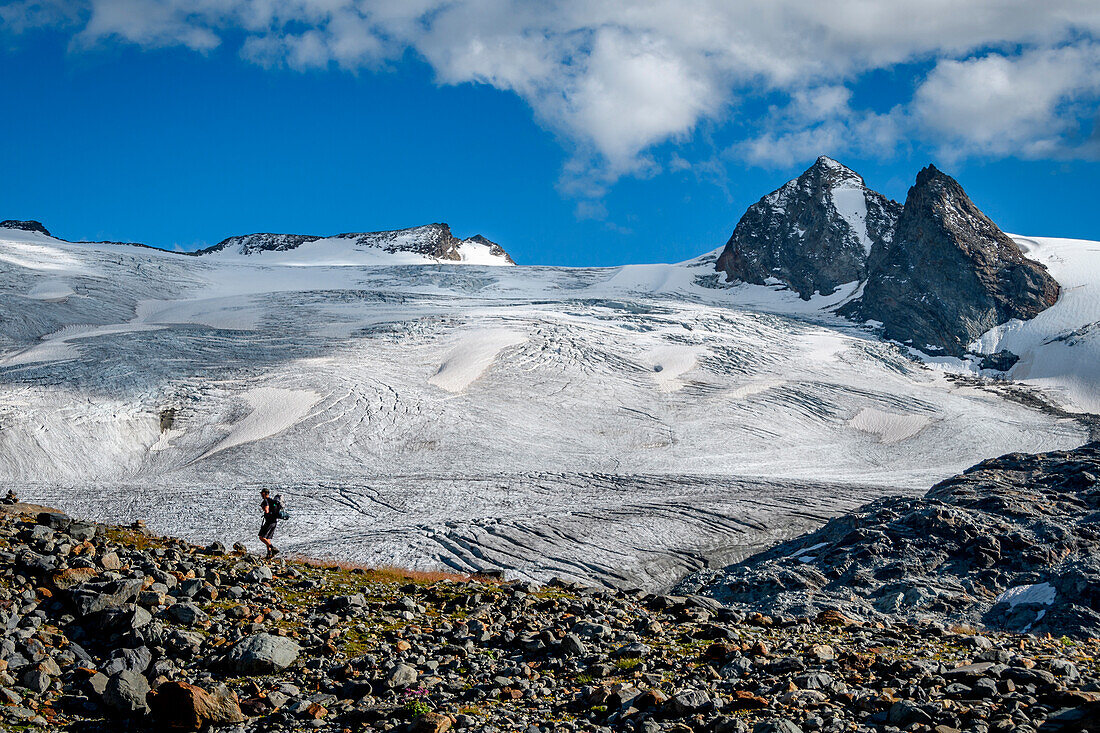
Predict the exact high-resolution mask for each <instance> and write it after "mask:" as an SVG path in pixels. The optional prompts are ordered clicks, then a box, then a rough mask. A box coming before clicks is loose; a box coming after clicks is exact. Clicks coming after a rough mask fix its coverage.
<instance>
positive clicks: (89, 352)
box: [0, 230, 1096, 587]
mask: <svg viewBox="0 0 1100 733" xmlns="http://www.w3.org/2000/svg"><path fill="white" fill-rule="evenodd" d="M340 239H341V241H340V242H330V241H329V240H311V241H310V242H308V243H301V244H300V245H298V246H296V247H293V248H289V249H282V250H279V249H267V250H264V251H262V252H261V253H260V254H242V253H241V252H240V251H239V250H238V251H237V252H236V253H234V252H227V251H224V250H223V251H221V252H220V253H218V254H208V255H203V256H199V257H190V256H183V255H178V254H172V253H167V252H160V251H157V250H151V249H146V248H139V247H128V246H119V245H107V244H70V243H66V242H61V241H59V240H56V239H52V238H50V237H48V236H47V235H45V234H44V233H42V232H40V231H25V230H0V309H2V311H3V313H4V317H3V318H2V319H0V482H3V484H4V485H5V486H7V485H11V486H13V487H14V488H15V489H16V490H17V491H18V492H20V493H21V494H23V495H25V496H27V497H28V498H34V499H37V500H39V501H42V502H45V503H53V504H57V505H60V506H62V507H65V508H68V509H71V510H72V511H74V512H75V513H78V514H80V515H82V516H94V517H102V518H104V519H113V520H129V519H135V518H142V519H146V520H147V521H149V522H150V524H151V525H153V526H154V528H155V529H157V530H162V531H168V532H174V533H178V534H183V535H186V536H189V537H192V538H194V539H196V540H209V539H214V538H217V539H221V540H222V541H228V542H232V541H235V540H246V541H248V540H250V539H251V538H252V537H253V535H254V533H255V530H256V527H255V524H256V522H255V512H256V510H255V506H254V505H255V503H256V501H255V499H256V496H255V495H256V492H257V491H258V488H259V487H260V486H261V485H267V486H272V487H274V488H275V490H277V491H279V492H281V493H282V494H283V495H284V498H285V499H286V501H287V504H288V505H289V506H290V508H291V510H292V512H293V514H294V519H293V520H292V521H290V522H287V523H286V524H285V526H284V527H282V528H281V529H280V536H281V537H280V538H281V540H282V542H283V543H284V547H285V548H286V549H290V550H295V549H296V550H302V551H307V552H309V553H311V554H330V555H337V556H342V557H347V558H354V559H358V560H362V561H367V562H378V563H382V562H390V563H400V564H406V565H420V566H431V565H439V564H446V565H451V566H454V567H460V568H472V567H504V568H507V569H509V570H510V571H511V572H513V573H516V574H526V575H531V576H538V577H546V576H548V575H552V574H561V575H569V576H573V577H583V578H587V579H589V580H602V581H606V582H617V583H630V584H637V583H641V584H644V585H647V586H649V587H659V586H662V585H664V584H666V583H669V582H671V581H673V580H675V579H676V578H677V577H679V576H680V575H682V574H683V573H685V572H686V571H689V570H694V569H697V568H699V567H701V566H704V565H705V564H707V563H720V564H726V563H728V562H731V561H733V560H735V559H737V558H739V557H741V556H743V555H744V554H745V553H747V552H749V551H752V550H753V549H756V548H759V547H760V546H762V545H765V544H770V543H771V542H774V541H776V540H778V539H781V538H784V537H788V536H791V535H792V534H794V533H797V532H800V531H802V530H804V529H806V528H807V527H809V526H812V525H815V524H817V523H819V522H820V521H821V520H822V519H823V518H825V517H827V516H831V515H833V514H836V513H838V512H841V511H845V510H847V509H850V508H852V507H854V506H856V505H858V504H860V503H863V502H864V501H866V500H868V499H870V498H873V497H877V496H882V495H884V494H890V493H898V492H905V493H914V494H915V493H918V492H922V491H923V490H924V489H926V488H927V486H928V485H929V484H930V483H932V482H934V481H935V480H937V479H940V478H943V477H946V476H948V475H951V474H953V473H955V472H957V471H959V470H961V469H963V468H965V467H967V466H969V465H971V464H973V463H975V462H976V461H977V460H979V459H981V458H983V457H986V456H989V455H994V454H1000V453H1005V452H1008V451H1012V450H1031V451H1038V450H1048V449H1053V448H1064V447H1069V446H1073V445H1077V444H1079V443H1080V442H1082V441H1084V440H1085V439H1086V437H1087V436H1086V431H1085V430H1084V429H1083V428H1082V426H1081V425H1080V423H1079V422H1078V421H1076V420H1071V419H1067V418H1066V417H1064V416H1061V415H1059V414H1055V413H1052V412H1050V411H1046V410H1043V409H1039V408H1036V407H1035V406H1033V404H1034V403H1032V402H1026V404H1025V403H1024V402H1022V401H1015V400H1009V399H1005V398H1004V397H1002V395H1001V394H1000V392H999V387H998V385H997V384H996V383H994V382H988V381H986V382H982V381H975V380H960V379H959V378H958V377H957V376H956V375H952V374H948V373H946V372H945V371H944V370H943V369H939V368H935V367H930V366H926V365H923V364H921V363H919V362H916V361H914V360H913V359H912V358H911V357H909V356H908V355H907V354H905V353H903V351H902V350H901V349H899V348H898V347H897V346H895V345H891V344H886V343H883V342H881V341H880V340H878V339H877V338H875V337H874V336H873V335H872V334H870V333H869V332H868V331H866V330H864V329H862V328H860V327H857V326H854V325H852V324H851V323H849V322H847V321H845V320H843V319H840V318H837V317H835V316H833V315H830V314H829V313H828V312H827V309H828V308H829V307H835V306H836V305H837V304H838V303H840V302H843V301H844V300H845V299H846V298H850V297H851V296H852V295H853V292H851V291H852V290H853V289H854V287H855V285H854V284H851V285H848V286H843V287H841V288H839V289H838V290H837V292H835V293H834V294H833V295H831V296H829V297H821V296H815V297H813V298H811V299H810V300H809V301H803V300H800V299H799V298H798V296H797V294H795V293H793V292H790V291H782V290H780V289H778V288H770V287H766V286H754V285H740V286H736V287H722V286H717V284H716V281H717V280H718V275H717V274H716V273H714V271H713V263H714V255H713V254H712V255H711V256H709V257H704V258H700V259H699V260H696V261H693V262H690V263H683V264H680V265H642V266H632V267H623V268H607V269H562V268H546V267H509V268H487V267H477V266H471V267H450V266H439V265H437V264H430V265H423V264H409V265H406V264H400V265H395V264H393V262H394V260H392V259H390V260H385V263H386V264H377V263H375V264H373V265H372V266H369V267H368V266H360V265H362V264H363V262H362V261H358V262H353V261H350V260H347V259H343V255H341V256H335V255H334V256H330V254H331V253H329V252H328V250H327V249H326V248H327V247H329V246H330V245H331V246H332V247H335V248H340V247H345V245H346V242H344V241H343V238H340ZM466 241H469V240H466ZM475 244H476V243H475ZM354 246H355V245H353V248H354ZM1090 246H1092V247H1095V245H1090ZM346 251H347V250H345V253H346ZM310 252H312V253H313V254H314V255H316V256H315V257H311V256H310V255H309V253H310ZM360 254H361V253H360ZM357 256H358V255H357ZM1035 256H1037V257H1038V256H1039V255H1035ZM1074 256H1076V254H1074ZM304 265H309V266H304ZM1052 271H1054V269H1053V268H1052ZM1055 274H1056V276H1057V275H1058V273H1057V272H1055ZM1082 287H1084V288H1085V289H1086V290H1089V291H1090V292H1093V291H1092V288H1093V287H1094V286H1093V285H1091V284H1089V285H1083V286H1082ZM1072 292H1073V290H1072V288H1069V287H1067V293H1066V295H1065V296H1064V299H1063V300H1064V303H1066V304H1072V303H1073V302H1075V301H1073V300H1071V299H1070V295H1071V294H1072ZM1089 297H1091V296H1089ZM1085 300H1087V298H1085ZM1091 302H1093V303H1095V301H1091ZM1062 305H1063V303H1059V304H1058V305H1056V306H1055V307H1054V308H1052V309H1050V311H1049V313H1050V314H1051V315H1052V316H1053V315H1054V314H1057V313H1059V310H1058V309H1059V308H1060V307H1062ZM1090 307H1091V306H1090ZM1086 311H1087V312H1092V311H1088V308H1084V309H1082V308H1081V307H1078V308H1077V310H1076V311H1074V313H1072V314H1069V315H1065V316H1064V319H1063V320H1061V321H1058V325H1057V327H1058V328H1064V327H1068V326H1069V325H1070V323H1071V322H1072V323H1076V322H1077V321H1079V320H1081V319H1084V318H1086V317H1091V318H1093V320H1094V321H1095V320H1096V318H1095V317H1094V316H1086ZM1044 315H1046V314H1044ZM1035 323H1038V319H1036V321H1035ZM1006 337H1007V336H1006ZM1021 338H1022V336H1021ZM1041 341H1042V338H1040V337H1035V343H1036V344H1037V345H1036V346H1035V349H1036V350H1037V353H1039V352H1042V350H1043V349H1044V348H1046V347H1045V346H1043V345H1042V344H1041ZM1058 348H1062V347H1058ZM1092 353H1095V352H1092ZM1023 363H1024V361H1023V360H1021V364H1023ZM1071 367H1072V365H1071ZM1082 374H1083V373H1082ZM1081 378H1082V379H1085V380H1086V381H1087V379H1089V378H1090V377H1088V376H1087V375H1084V374H1083V376H1082V377H1081ZM1092 394H1095V391H1094V392H1093V393H1092Z"/></svg>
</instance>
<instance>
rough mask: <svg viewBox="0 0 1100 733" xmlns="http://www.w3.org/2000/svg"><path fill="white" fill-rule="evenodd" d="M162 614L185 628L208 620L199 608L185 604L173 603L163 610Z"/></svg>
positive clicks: (191, 604) (192, 604)
mask: <svg viewBox="0 0 1100 733" xmlns="http://www.w3.org/2000/svg"><path fill="white" fill-rule="evenodd" d="M164 614H165V615H166V616H168V618H170V619H172V620H173V621H177V622H178V623H181V624H183V625H185V626H195V625H197V624H200V623H202V622H204V621H206V620H207V619H208V618H209V617H208V616H207V615H206V613H205V612H204V611H203V610H202V609H201V608H199V607H198V606H196V605H195V604H194V603H187V602H184V603H173V604H172V605H171V606H169V607H168V608H167V609H165V611H164Z"/></svg>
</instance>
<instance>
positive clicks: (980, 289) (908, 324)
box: [840, 166, 1058, 356]
mask: <svg viewBox="0 0 1100 733" xmlns="http://www.w3.org/2000/svg"><path fill="white" fill-rule="evenodd" d="M1057 299H1058V283H1057V282H1055V280H1054V278H1052V277H1051V276H1050V275H1049V274H1047V271H1046V268H1044V267H1043V266H1042V265H1040V264H1038V263H1036V262H1032V261H1031V260H1028V259H1027V258H1025V257H1024V255H1023V253H1022V252H1021V251H1020V248H1019V247H1018V246H1017V245H1016V243H1015V242H1013V241H1012V240H1011V239H1010V238H1009V237H1008V236H1006V235H1005V234H1004V232H1002V231H1001V230H1000V229H998V228H997V225H996V224H994V223H993V222H992V221H990V220H989V217H987V216H986V215H985V214H983V213H982V212H981V211H980V210H979V209H978V207H977V206H975V205H974V203H973V202H972V201H971V200H970V198H969V197H968V196H967V195H966V193H965V192H964V191H963V189H962V187H961V186H960V185H959V184H958V182H956V181H955V179H953V178H951V176H948V175H946V174H945V173H942V172H940V171H939V170H937V169H936V168H935V167H934V166H928V167H927V168H925V169H924V170H922V171H921V172H920V173H919V174H918V175H917V182H916V184H915V185H914V186H913V187H912V188H910V189H909V195H908V197H907V198H906V201H905V207H904V208H903V209H902V212H901V216H900V217H899V218H898V221H897V228H896V231H895V233H894V236H893V238H892V239H884V240H883V242H882V245H881V246H878V247H875V248H874V250H873V251H872V252H871V257H870V260H869V262H868V280H867V286H866V288H865V290H864V293H863V296H862V298H860V300H859V301H856V302H853V303H851V304H849V305H847V306H845V307H844V308H843V309H842V310H841V311H840V312H841V314H842V315H846V316H851V317H855V318H858V319H860V320H874V321H879V322H881V323H882V324H883V329H884V333H885V336H886V337H887V338H890V339H896V340H898V341H902V342H905V343H911V344H912V345H913V346H915V347H916V348H918V349H923V350H926V351H929V350H930V351H937V352H941V353H947V354H951V355H955V356H961V355H962V354H964V353H965V352H966V347H967V345H968V344H969V343H971V342H972V341H973V340H974V339H975V338H977V337H978V336H980V335H981V334H982V333H984V332H986V331H988V330H989V329H990V328H992V327H993V326H996V325H997V324H1000V323H1004V322H1005V321H1008V320H1010V319H1013V318H1019V319H1022V320H1026V319H1029V318H1034V317H1035V316H1036V315H1038V314H1039V313H1040V312H1041V311H1043V310H1044V309H1046V308H1048V307H1050V306H1051V305H1053V304H1054V302H1055V301H1056V300H1057Z"/></svg>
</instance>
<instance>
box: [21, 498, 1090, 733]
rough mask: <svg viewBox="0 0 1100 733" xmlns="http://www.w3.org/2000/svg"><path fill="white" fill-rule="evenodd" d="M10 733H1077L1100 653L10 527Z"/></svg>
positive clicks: (1084, 726)
mask: <svg viewBox="0 0 1100 733" xmlns="http://www.w3.org/2000/svg"><path fill="white" fill-rule="evenodd" d="M0 629H2V634H3V641H2V642H0V720H3V721H6V722H5V725H6V726H7V728H8V729H10V730H69V731H104V732H106V731H122V730H133V731H161V730H167V729H172V730H199V729H200V728H202V727H204V726H212V727H213V728H214V729H216V730H219V731H234V732H239V733H245V732H249V733H251V732H252V731H256V732H259V731H281V730H317V731H331V732H333V733H337V732H340V733H343V732H344V731H362V732H367V731H401V732H406V731H408V732H410V733H414V732H416V733H418V732H421V731H424V732H428V731H434V732H436V733H439V732H442V731H447V730H451V729H455V730H471V731H525V732H526V733H548V732H550V731H645V732H646V733H655V732H657V731H670V732H671V731H675V732H677V733H692V732H694V733H742V732H748V731H753V733H799V732H800V731H807V732H816V731H825V732H830V733H831V732H833V731H837V732H839V731H868V732H870V731H882V732H885V733H889V732H890V731H899V730H907V731H914V732H919V733H933V732H934V733H954V732H955V731H973V732H974V733H990V732H991V731H1004V732H1006V733H1007V732H1008V731H1020V732H1023V733H1028V732H1030V731H1082V730H1090V729H1093V727H1094V726H1095V725H1097V724H1098V723H1100V684H1098V681H1100V670H1098V668H1097V663H1096V655H1097V654H1098V653H1100V647H1098V643H1097V642H1096V641H1095V640H1084V639H1074V638H1068V637H1067V638H1053V637H1046V638H1038V637H1035V636H1016V635H1009V634H998V633H990V634H978V633H976V632H975V630H974V629H972V628H968V627H960V626H949V627H945V626H944V625H943V624H940V623H937V622H928V623H923V624H911V623H907V622H903V621H899V620H896V619H894V620H892V619H890V618H882V619H879V620H877V621H874V622H868V623H864V622H860V621H857V620H855V619H852V618H849V617H847V616H845V615H844V614H842V613H840V612H838V611H835V610H825V611H822V612H821V613H819V614H817V615H815V616H812V617H799V616H794V615H783V614H777V615H774V616H768V615H763V614H761V613H758V612H749V611H744V610H734V609H730V608H725V607H722V606H720V605H719V604H718V603H716V602H715V601H713V600H711V599H708V598H703V597H698V596H667V595H656V594H651V593H645V592H643V591H609V590H605V589H594V588H586V587H582V586H578V585H574V584H570V583H567V582H564V581H556V582H550V583H548V584H546V585H543V586H535V585H532V584H530V583H526V582H503V581H499V580H492V579H487V578H469V577H462V576H447V575H443V574H427V573H402V572H398V571H387V570H378V569H362V568H351V567H346V566H344V567H341V566H331V565H330V566H318V565H316V564H308V563H305V562H302V561H283V560H280V561H274V562H268V563H264V562H261V561H259V560H258V559H256V558H254V557H252V556H249V555H247V554H244V553H243V552H242V551H241V549H236V550H231V551H229V552H226V550H225V548H223V547H221V546H220V545H216V544H215V545H212V546H209V547H200V546H197V545H193V544H189V543H187V542H184V541H182V540H178V539H172V538H166V537H158V536H154V535H152V534H150V533H149V532H148V531H146V530H144V529H143V528H140V527H138V528H124V527H118V526H108V525H103V524H95V523H91V522H84V521H78V520H74V519H71V518H70V517H68V516H66V515H64V514H60V513H57V512H53V511H50V510H46V509H45V508H44V507H33V506H28V505H19V504H16V505H12V506H8V507H5V511H4V513H3V514H2V515H0Z"/></svg>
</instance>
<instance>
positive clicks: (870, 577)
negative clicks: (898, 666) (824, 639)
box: [683, 443, 1100, 639]
mask: <svg viewBox="0 0 1100 733" xmlns="http://www.w3.org/2000/svg"><path fill="white" fill-rule="evenodd" d="M1098 518H1100V443H1090V444H1088V445H1085V446H1082V447H1080V448H1077V449H1075V450H1071V451H1058V452H1051V453H1044V454H1037V455H1028V454H1020V453H1013V454H1009V455H1005V456H1002V457H1000V458H995V459H991V460H987V461H984V462H982V463H979V464H978V465H977V466H974V467H973V468H971V469H969V470H967V471H966V472H965V473H963V474H961V475H959V476H955V477H954V478H951V479H948V480H946V481H943V482H941V483H939V484H937V485H936V486H934V487H932V489H931V490H930V491H929V492H928V493H927V494H926V495H925V496H924V497H922V498H916V499H908V498H892V499H883V500H880V501H876V502H874V503H871V504H868V505H867V506H864V507H862V508H860V509H858V510H856V511H854V512H852V513H850V514H847V515H844V516H842V517H839V518H837V519H833V520H832V521H830V522H828V523H827V524H826V525H825V526H824V527H822V528H821V529H820V530H818V531H816V532H813V533H811V534H808V535H805V536H803V537H800V538H798V539H796V540H792V541H790V542H785V543H783V544H781V545H778V546H776V547H775V548H773V549H771V550H769V551H767V552H765V553H762V554H760V555H757V556H755V557H752V558H749V559H748V560H746V561H745V562H742V563H740V564H737V565H734V566H731V567H728V568H726V569H724V570H722V571H718V572H709V573H703V574H699V575H696V576H694V577H692V578H690V579H688V580H687V581H686V582H685V583H684V584H683V588H685V589H687V588H690V589H694V590H696V591H698V590H699V589H701V588H707V589H709V592H710V593H711V594H712V595H713V596H714V597H715V598H717V599H719V600H721V601H722V602H724V603H729V604H732V605H734V606H736V607H741V608H752V609H762V610H764V611H766V612H780V613H785V614H799V615H805V614H813V613H817V612H819V611H821V610H825V609H833V610H840V611H842V612H844V613H846V614H848V615H850V616H852V617H855V618H860V619H863V620H867V621H870V620H874V619H882V618H898V617H901V618H906V619H908V620H910V621H912V622H920V621H927V620H930V619H931V620H935V621H937V622H940V623H965V624H978V625H982V626H984V627H987V628H993V629H1001V630H1006V631H1013V632H1019V633H1025V632H1027V633H1033V634H1054V635H1056V636H1059V637H1061V636H1066V637H1068V638H1075V639H1080V638H1089V637H1092V638H1096V637H1100V527H1098V525H1097V519H1098Z"/></svg>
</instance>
